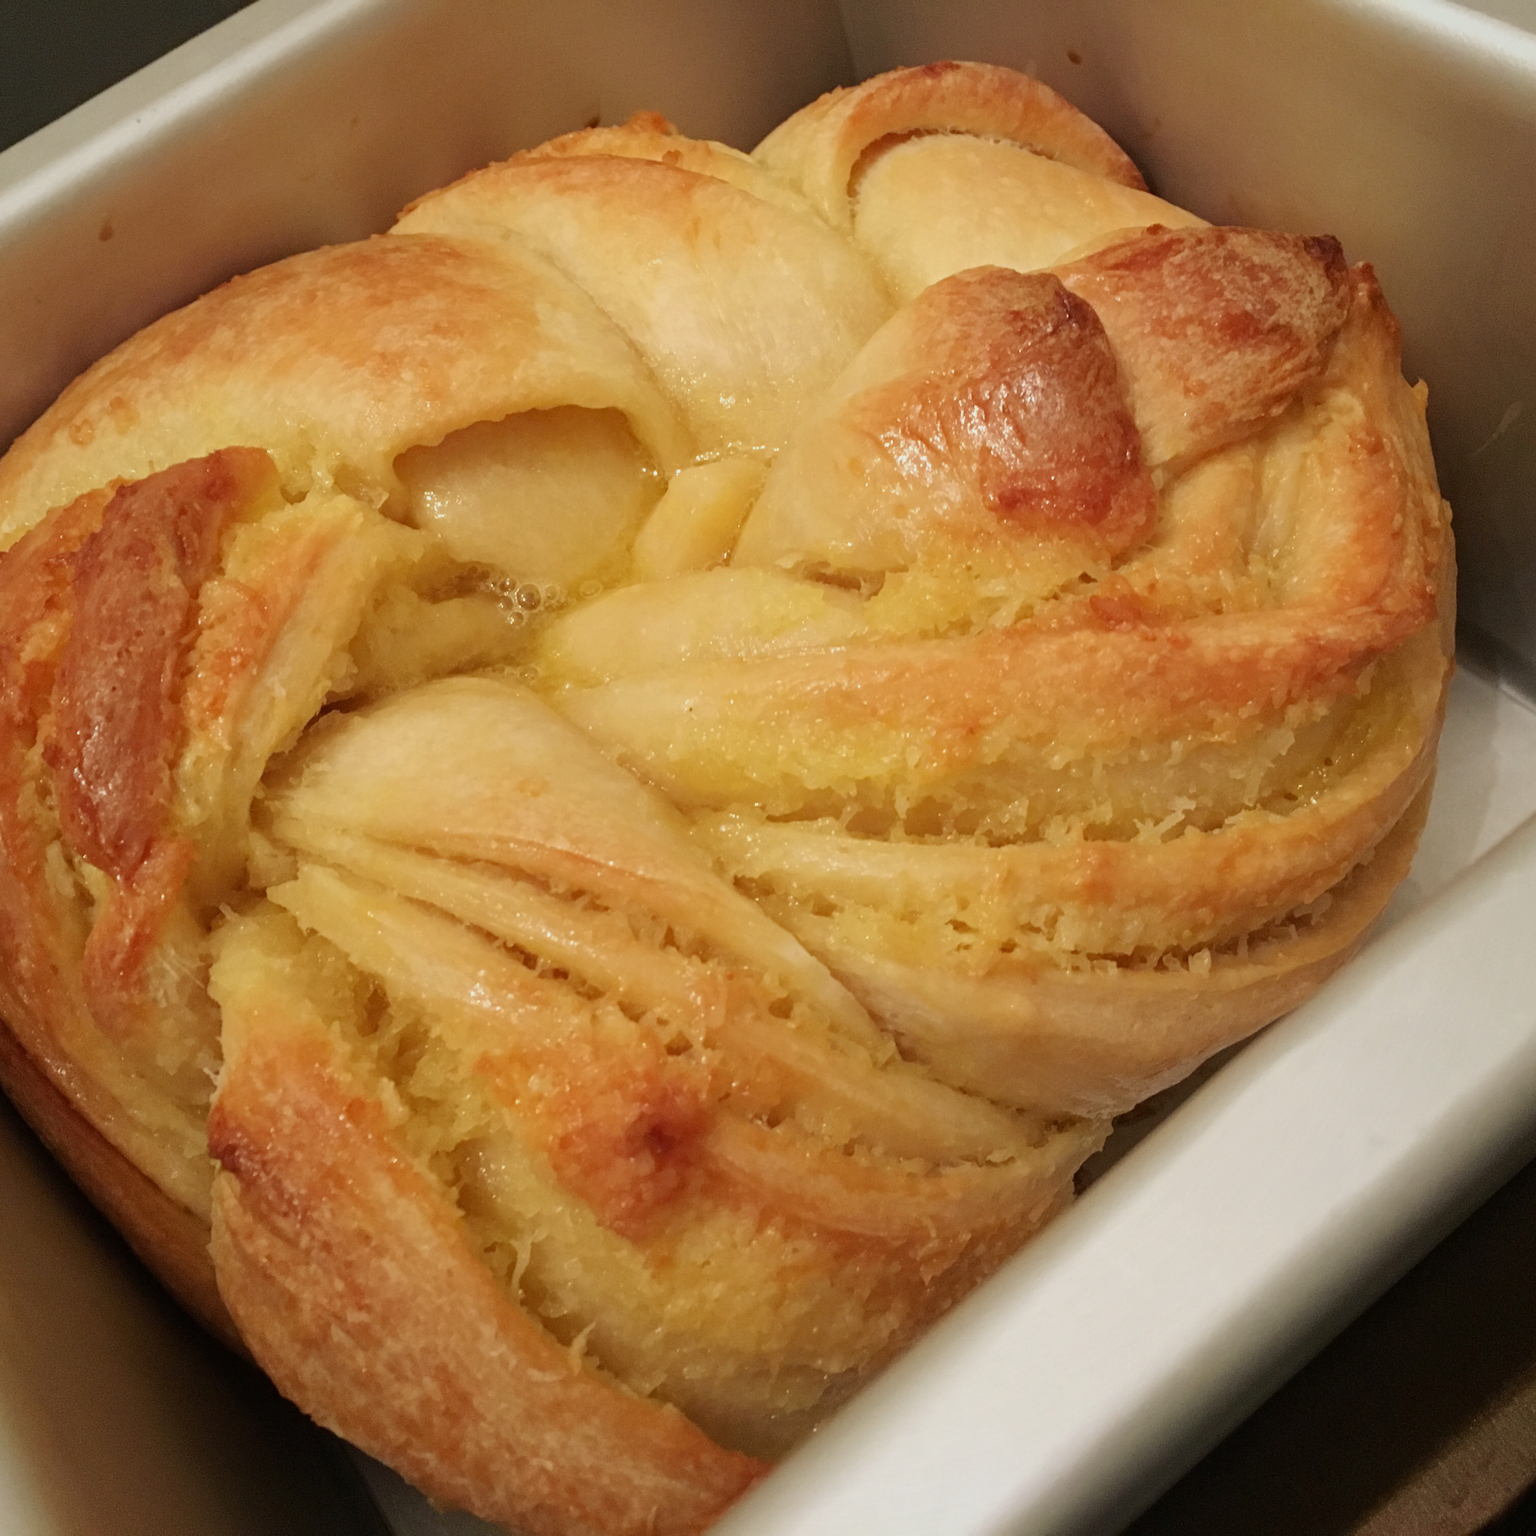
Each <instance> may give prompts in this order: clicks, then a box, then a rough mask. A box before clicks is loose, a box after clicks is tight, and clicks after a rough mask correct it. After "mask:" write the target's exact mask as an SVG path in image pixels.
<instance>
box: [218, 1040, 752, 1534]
mask: <svg viewBox="0 0 1536 1536" xmlns="http://www.w3.org/2000/svg"><path fill="white" fill-rule="evenodd" d="M230 1047H231V1053H230V1057H229V1060H228V1061H227V1063H226V1068H225V1074H226V1075H225V1081H224V1085H223V1088H222V1090H221V1093H220V1096H219V1100H218V1103H217V1105H216V1107H215V1110H214V1113H213V1115H212V1117H211V1118H210V1121H209V1136H210V1144H211V1146H212V1149H213V1152H214V1155H215V1156H216V1157H217V1158H218V1160H219V1162H220V1164H221V1166H222V1168H223V1170H224V1171H223V1172H222V1173H221V1175H220V1177H219V1179H218V1182H217V1186H216V1194H215V1206H214V1254H215V1260H216V1263H217V1265H218V1270H219V1283H220V1287H221V1290H222V1292H223V1295H224V1297H225V1300H226V1301H227V1302H228V1304H229V1307H230V1309H231V1311H232V1313H233V1315H234V1317H235V1319H236V1321H237V1322H238V1323H239V1325H240V1327H241V1329H242V1331H243V1332H244V1334H245V1335H246V1337H247V1338H250V1339H252V1340H256V1341H259V1344H258V1354H259V1358H260V1359H261V1362H262V1364H263V1366H264V1367H265V1368H266V1370H267V1372H268V1373H269V1374H270V1375H271V1376H272V1378H273V1379H274V1380H275V1381H276V1382H277V1384H278V1386H279V1387H281V1388H282V1389H283V1390H284V1391H285V1392H286V1393H287V1394H288V1395H289V1396H290V1397H292V1398H294V1399H295V1400H296V1401H299V1402H302V1403H304V1404H305V1406H306V1407H307V1408H308V1410H309V1411H310V1413H311V1414H313V1415H314V1416H315V1417H317V1418H319V1419H320V1420H321V1422H323V1423H328V1424H330V1425H331V1426H332V1427H334V1428H336V1429H338V1430H340V1431H342V1432H344V1433H346V1434H347V1435H348V1436H349V1437H350V1438H351V1439H353V1440H354V1441H356V1442H357V1443H358V1444H359V1445H361V1446H362V1447H363V1448H364V1449H365V1450H368V1451H370V1452H372V1453H373V1454H374V1455H377V1456H380V1457H382V1458H383V1459H384V1460H386V1461H388V1462H390V1463H391V1464H392V1465H394V1466H396V1467H398V1468H400V1470H402V1471H403V1472H404V1473H405V1474H406V1475H407V1476H408V1477H410V1478H412V1480H413V1481H415V1482H417V1483H419V1484H420V1485H421V1486H422V1487H423V1488H425V1489H426V1490H427V1491H428V1492H429V1493H431V1494H433V1495H434V1496H435V1497H436V1498H438V1499H441V1500H443V1501H444V1502H445V1503H448V1504H450V1505H454V1506H457V1507H466V1508H469V1509H472V1510H474V1511H475V1512H476V1513H477V1514H480V1515H482V1516H483V1517H485V1518H486V1519H490V1520H498V1521H502V1522H505V1523H506V1524H507V1525H509V1526H513V1527H516V1528H517V1529H520V1530H526V1531H528V1532H530V1533H532V1536H541V1533H550V1536H566V1533H571V1532H591V1533H592V1536H621V1533H628V1532H633V1533H636V1536H639V1533H645V1536H650V1533H651V1532H657V1533H661V1532H671V1533H687V1532H696V1531H700V1530H702V1529H703V1528H704V1527H705V1526H706V1525H708V1524H709V1523H710V1522H711V1521H712V1520H713V1518H714V1517H715V1516H716V1515H717V1514H719V1512H720V1511H721V1510H722V1509H723V1508H724V1506H725V1505H726V1504H727V1503H728V1502H729V1501H730V1500H731V1499H732V1498H733V1497H735V1495H737V1494H738V1493H740V1492H741V1491H742V1490H743V1489H744V1488H746V1487H748V1486H749V1485H750V1484H751V1483H752V1482H753V1481H754V1480H755V1479H756V1478H757V1477H759V1476H760V1475H761V1473H762V1471H763V1470H764V1469H763V1468H762V1467H761V1465H760V1464H758V1463H755V1462H753V1461H752V1460H751V1459H750V1458H748V1457H745V1456H740V1455H736V1454H734V1453H731V1452H728V1451H722V1450H720V1449H719V1448H718V1447H716V1446H714V1445H712V1444H711V1443H710V1442H709V1440H707V1439H706V1438H705V1437H704V1436H703V1435H702V1434H700V1433H699V1431H698V1430H696V1429H694V1428H693V1426H692V1425H690V1424H689V1423H688V1421H687V1420H686V1419H684V1418H683V1416H682V1415H681V1414H679V1413H678V1412H677V1411H676V1410H675V1409H670V1408H664V1407H662V1406H660V1405H658V1404H655V1403H648V1402H645V1401H643V1400H641V1399H639V1398H635V1397H631V1396H629V1395H627V1394H624V1393H621V1392H616V1391H614V1390H613V1389H612V1388H611V1387H610V1386H606V1385H603V1384H602V1383H600V1382H599V1381H597V1380H595V1379H594V1378H593V1377H592V1375H591V1373H590V1372H588V1371H585V1370H583V1369H582V1367H581V1366H580V1364H579V1362H578V1361H576V1360H575V1359H573V1357H572V1355H571V1354H570V1352H568V1351H566V1350H564V1349H562V1348H561V1347H560V1346H559V1345H557V1344H556V1343H555V1342H554V1341H553V1340H552V1339H551V1338H550V1337H549V1336H548V1334H546V1333H545V1332H544V1331H543V1330H542V1329H540V1328H539V1326H538V1325H537V1324H536V1323H535V1322H533V1321H532V1320H531V1319H530V1318H529V1317H528V1316H527V1315H526V1314H525V1313H524V1312H523V1311H522V1310H521V1309H520V1308H518V1307H517V1306H515V1305H513V1304H512V1303H511V1302H509V1301H508V1300H507V1299H506V1297H505V1296H504V1295H503V1294H502V1293H501V1292H500V1291H499V1289H498V1288H497V1287H496V1285H495V1283H494V1281H493V1280H492V1277H491V1275H490V1273H489V1271H488V1270H487V1269H486V1268H485V1266H484V1264H483V1263H482V1262H481V1260H480V1257H479V1255H477V1254H476V1253H475V1252H474V1251H473V1249H472V1248H471V1246H470V1245H469V1243H468V1242H467V1241H466V1237H465V1234H464V1232H463V1230H462V1227H461V1226H460V1225H459V1224H458V1223H456V1222H455V1221H454V1220H453V1219H452V1217H451V1216H450V1215H449V1214H448V1213H447V1212H446V1211H445V1210H444V1209H443V1208H442V1206H441V1204H440V1203H439V1202H438V1201H437V1200H436V1199H435V1198H434V1196H433V1194H432V1192H431V1190H430V1188H429V1186H428V1185H427V1183H426V1181H425V1180H424V1179H423V1178H422V1177H421V1175H420V1174H419V1173H418V1172H417V1171H416V1170H414V1169H413V1168H411V1167H410V1166H409V1165H408V1164H407V1163H405V1162H404V1161H403V1160H402V1159H401V1157H400V1156H399V1155H398V1153H397V1152H396V1151H395V1150H394V1149H393V1148H392V1147H391V1145H390V1143H389V1138H388V1134H387V1118H386V1114H385V1111H384V1109H383V1108H382V1106H381V1105H380V1104H378V1103H377V1102H376V1101H373V1100H371V1099H369V1098H368V1097H366V1096H365V1095H363V1094H361V1093H359V1091H358V1090H357V1089H356V1088H355V1087H354V1086H353V1085H352V1084H351V1083H350V1082H349V1081H348V1074H347V1072H346V1069H345V1064H344V1062H342V1061H341V1060H340V1059H339V1057H338V1053H337V1051H336V1050H335V1048H334V1046H333V1045H332V1044H331V1043H330V1041H329V1040H328V1039H327V1037H326V1031H325V1028H324V1025H323V1024H321V1023H320V1022H319V1021H318V1020H311V1019H305V1018H303V1017H302V1016H295V1015H292V1014H287V1015H278V1016H273V1015H272V1014H270V1013H269V1014H267V1015H266V1016H263V1017H261V1018H259V1019H251V1020H241V1021H240V1022H239V1024H238V1025H237V1027H236V1030H235V1032H234V1038H233V1039H232V1040H231V1041H230ZM401 1255H409V1257H410V1264H409V1266H406V1265H403V1264H402V1263H400V1262H399V1258H400V1256H401Z"/></svg>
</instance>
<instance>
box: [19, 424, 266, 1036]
mask: <svg viewBox="0 0 1536 1536" xmlns="http://www.w3.org/2000/svg"><path fill="white" fill-rule="evenodd" d="M273 484H275V471H274V470H273V467H272V464H271V461H270V460H269V459H268V458H267V456H266V454H264V453H262V452H260V451H259V450H257V449H248V448H232V449H225V450H223V451H222V452H219V453H215V454H212V455H210V456H209V457H208V458H206V459H199V460H194V461H191V462H189V463H187V464H181V465H177V466H176V467H174V468H172V469H169V470H165V471H163V472H162V473H160V474H157V475H152V476H150V477H148V478H147V479H145V480H142V481H139V482H136V483H135V484H132V485H126V486H122V487H120V488H119V489H118V490H116V491H115V492H112V491H108V490H101V491H94V492H91V493H90V494H88V495H86V496H82V497H81V498H79V500H77V501H75V502H73V503H71V504H70V505H69V506H67V507H64V508H61V509H59V510H57V511H55V512H53V513H52V514H50V515H49V517H48V518H46V519H45V520H44V521H43V522H42V523H41V524H39V525H38V526H37V527H36V528H35V529H33V530H32V531H31V532H30V533H29V534H28V535H27V536H26V537H25V538H23V539H22V540H20V541H19V542H18V543H17V544H16V545H15V547H14V548H12V549H11V550H9V551H8V552H7V553H6V554H5V556H4V558H3V559H0V612H3V613H4V615H5V621H4V629H3V633H0V718H3V722H4V748H3V750H0V899H3V900H4V902H5V907H6V910H7V912H8V913H10V914H12V916H11V919H10V921H9V922H8V923H7V924H6V925H4V934H3V938H0V944H3V945H4V951H5V953H4V958H5V960H6V966H5V970H6V973H7V974H8V975H10V976H12V977H14V978H16V983H17V985H18V987H19V989H20V994H21V995H20V996H18V997H17V998H16V999H15V1000H14V1001H15V1002H16V1003H19V1004H21V1005H22V1006H24V1007H25V1008H27V1009H29V1010H32V1011H33V1012H35V1013H37V1014H40V1015H44V1014H47V1013H49V1012H51V1011H56V1010H57V1009H59V1008H61V1007H63V1008H75V1007H78V1006H79V1002H80V993H78V992H77V991H76V990H75V988H74V986H73V985H72V984H71V985H66V983H65V982H64V981H63V979H62V977H63V976H64V974H65V972H66V969H72V968H73V967H72V965H71V966H69V967H64V966H62V965H61V963H60V959H61V955H62V954H63V951H64V949H69V950H70V951H75V949H76V946H78V944H79V943H80V928H81V924H80V920H79V919H78V917H76V916H74V915H73V913H72V911H71V907H72V903H70V902H69V901H68V899H67V898H66V896H65V895H64V894H63V892H61V891H60V890H59V888H58V882H57V875H56V874H55V876H54V878H53V879H50V878H49V871H48V862H47V861H48V856H49V855H48V848H49V844H50V843H51V842H52V841H53V840H54V836H55V834H54V831H53V828H52V826H51V824H50V818H49V817H48V815H47V814H46V812H45V811H44V810H43V807H44V806H45V805H47V804H48V803H50V802H51V805H52V807H53V810H54V813H55V814H56V816H57V819H58V829H59V833H60V834H62V837H63V840H64V843H65V845H66V846H67V847H68V848H70V849H71V850H72V851H73V852H75V853H77V854H79V855H80V856H81V857H83V858H84V859H86V860H88V861H89V862H90V863H91V864H93V865H95V866H96V867H97V868H98V869H100V870H102V871H103V873H105V874H107V875H108V876H110V877H111V878H112V880H113V882H114V894H113V897H112V899H111V900H110V901H109V902H107V903H106V905H105V906H104V908H103V909H102V911H101V913H100V915H99V917H98V919H97V922H96V924H95V926H94V928H93V930H92V932H91V934H90V937H89V940H88V941H86V945H85V951H84V956H83V960H82V961H81V962H79V963H81V964H82V981H83V986H84V996H85V997H86V998H88V999H89V1000H90V1002H91V1004H92V1008H93V1012H95V1013H96V1015H97V1018H98V1022H101V1023H103V1024H105V1025H107V1026H108V1027H111V1026H112V1022H113V1021H117V1022H118V1023H120V1024H122V1026H123V1027H125V1028H126V1027H130V1026H129V1024H128V1019H129V1017H130V1015H131V1012H132V998H133V994H134V992H135V988H136V985H137V978H138V977H139V976H140V974H141V971H142V967H143V963H144V961H145V959H146V957H147V956H148V954H149V952H150V950H151V949H152V948H153V945H154V942H155V937H156V935H157V934H158V932H159V930H160V926H161V923H162V922H163V920H164V916H165V914H166V912H167V911H168V909H169V907H170V905H171V903H172V902H173V901H174V899H175V896H176V893H177V892H178V891H179V890H180V889H181V886H182V883H183V881H184V880H185V878H186V874H187V870H188V868H189V867H190V863H191V850H190V847H188V846H186V845H184V844H182V843H181V842H180V841H179V840H178V839H176V838H174V837H172V836H171V835H170V833H169V829H168V826H167V822H168V816H169V811H170V795H171V764H172V761H173V758H174V754H175V751H176V749H177V746H178V744H179V742H180V739H181V735H182V723H181V704H180V670H181V663H182V661H183V658H184V656H185V653H186V648H187V645H188V643H189V641H190V639H191V635H192V629H193V625H194V621H195V617H196V600H197V591H198V588H199V586H200V585H201V584H202V582H203V580H204V579H205V577H206V576H207V575H208V574H209V572H210V571H211V570H212V569H213V566H214V563H215V562H216V560H217V556H218V545H219V538H220V535H221V533H222V530H223V528H224V526H225V524H226V523H227V522H228V520H229V519H230V517H231V516H232V515H234V514H235V513H236V512H237V511H238V510H239V509H240V508H242V507H244V506H247V505H248V504H249V503H250V502H251V500H253V499H254V498H255V497H256V496H258V495H259V494H261V492H262V491H264V490H265V489H266V488H268V487H269V486H271V485H273ZM39 740H40V741H41V743H42V748H43V750H42V757H43V765H41V766H45V767H46V769H48V770H51V774H52V782H51V784H45V783H43V782H41V780H40V777H39V767H40V765H39V764H38V762H37V759H36V757H35V756H34V755H33V749H34V747H35V745H36V743H37V742H38V741H39ZM6 1001H7V1003H8V1004H9V1003H11V1002H12V1000H11V999H6Z"/></svg>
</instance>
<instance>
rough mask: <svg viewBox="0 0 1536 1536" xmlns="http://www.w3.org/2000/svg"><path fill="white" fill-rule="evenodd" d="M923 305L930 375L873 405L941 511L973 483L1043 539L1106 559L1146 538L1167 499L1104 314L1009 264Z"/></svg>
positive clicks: (909, 473)
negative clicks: (1159, 498) (1159, 490)
mask: <svg viewBox="0 0 1536 1536" xmlns="http://www.w3.org/2000/svg"><path fill="white" fill-rule="evenodd" d="M912 309H913V311H914V313H913V315H912V317H911V318H912V327H913V332H914V337H915V339H917V340H918V341H920V343H921V346H922V352H923V356H924V359H925V368H924V374H925V377H923V378H921V380H920V381H918V382H916V383H915V384H914V381H913V380H912V378H911V377H910V376H908V377H907V378H904V379H901V380H898V381H896V382H894V383H892V384H890V385H888V386H884V387H881V388H879V389H876V390H873V391H871V392H870V393H869V394H868V395H867V396H866V397H865V399H864V400H863V401H861V402H860V405H859V414H860V416H862V417H863V420H864V422H865V423H867V424H868V429H869V430H872V431H874V432H875V434H876V435H877V437H878V439H879V442H880V444H881V447H882V448H883V450H884V452H885V454H886V455H887V456H888V458H889V459H890V461H891V463H892V464H893V465H894V466H895V468H896V470H897V472H898V475H899V476H900V478H901V479H902V480H903V481H906V482H909V483H910V482H917V483H919V484H925V485H927V486H929V487H932V489H933V490H934V491H935V492H936V494H937V505H939V506H943V505H944V504H945V503H946V502H948V501H950V500H951V499H952V492H953V489H955V488H957V487H963V488H964V489H965V491H968V492H970V493H971V494H972V495H979V497H980V499H981V501H982V503H983V505H984V506H985V507H986V508H987V509H988V510H989V511H990V512H991V513H992V514H993V516H994V517H995V518H996V519H997V522H998V523H999V524H1001V525H1003V526H1005V527H1006V528H1009V529H1011V530H1015V531H1016V532H1017V533H1018V534H1021V535H1028V536H1029V537H1031V538H1041V537H1045V538H1062V537H1066V538H1069V539H1071V540H1072V541H1073V542H1074V543H1081V544H1085V545H1087V546H1089V547H1090V548H1091V549H1092V551H1093V552H1094V553H1095V554H1097V555H1099V556H1101V557H1103V556H1109V555H1112V554H1114V553H1116V552H1118V551H1119V550H1122V549H1125V548H1127V547H1130V546H1133V545H1135V544H1137V543H1139V542H1140V541H1141V539H1142V538H1144V537H1145V535H1146V534H1147V532H1148V531H1149V530H1150V528H1151V526H1152V520H1153V518H1154V516H1155V515H1156V496H1155V493H1154V491H1153V489H1152V482H1151V479H1150V478H1149V476H1148V474H1147V471H1146V468H1145V466H1144V465H1143V464H1142V462H1141V444H1140V438H1139V436H1138V434H1137V431H1136V427H1135V424H1134V423H1133V421H1132V420H1131V414H1130V410H1129V408H1128V407H1127V404H1126V400H1125V394H1124V390H1123V387H1122V384H1121V380H1120V370H1119V367H1118V366H1117V364H1116V362H1115V358H1114V354H1113V353H1112V352H1111V350H1110V346H1109V342H1108V340H1107V338H1106V337H1105V334H1104V329H1103V327H1102V326H1101V325H1100V324H1099V320H1098V317H1097V316H1096V315H1095V314H1094V312H1093V310H1092V309H1091V308H1090V307H1089V306H1088V305H1087V304H1085V303H1084V302H1083V301H1082V300H1081V299H1079V298H1076V297H1075V296H1074V295H1072V294H1071V293H1069V292H1068V291H1067V290H1066V289H1065V288H1063V287H1062V285H1061V284H1060V283H1059V282H1058V281H1057V280H1056V278H1054V277H1052V276H1051V275H1050V274H1049V273H1043V272H1041V273H1021V272H1013V271H1009V270H1007V269H1005V268H1002V267H978V268H975V269H973V270H971V271H968V272H961V273H958V274H956V276H954V277H951V278H946V279H945V280H944V281H943V282H940V283H935V284H934V285H933V286H932V287H931V288H929V289H927V290H926V291H925V292H924V293H923V294H922V295H921V296H920V297H919V298H917V299H916V300H914V301H913V305H912ZM945 482H949V484H948V485H946V484H945ZM966 499H969V498H966Z"/></svg>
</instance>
